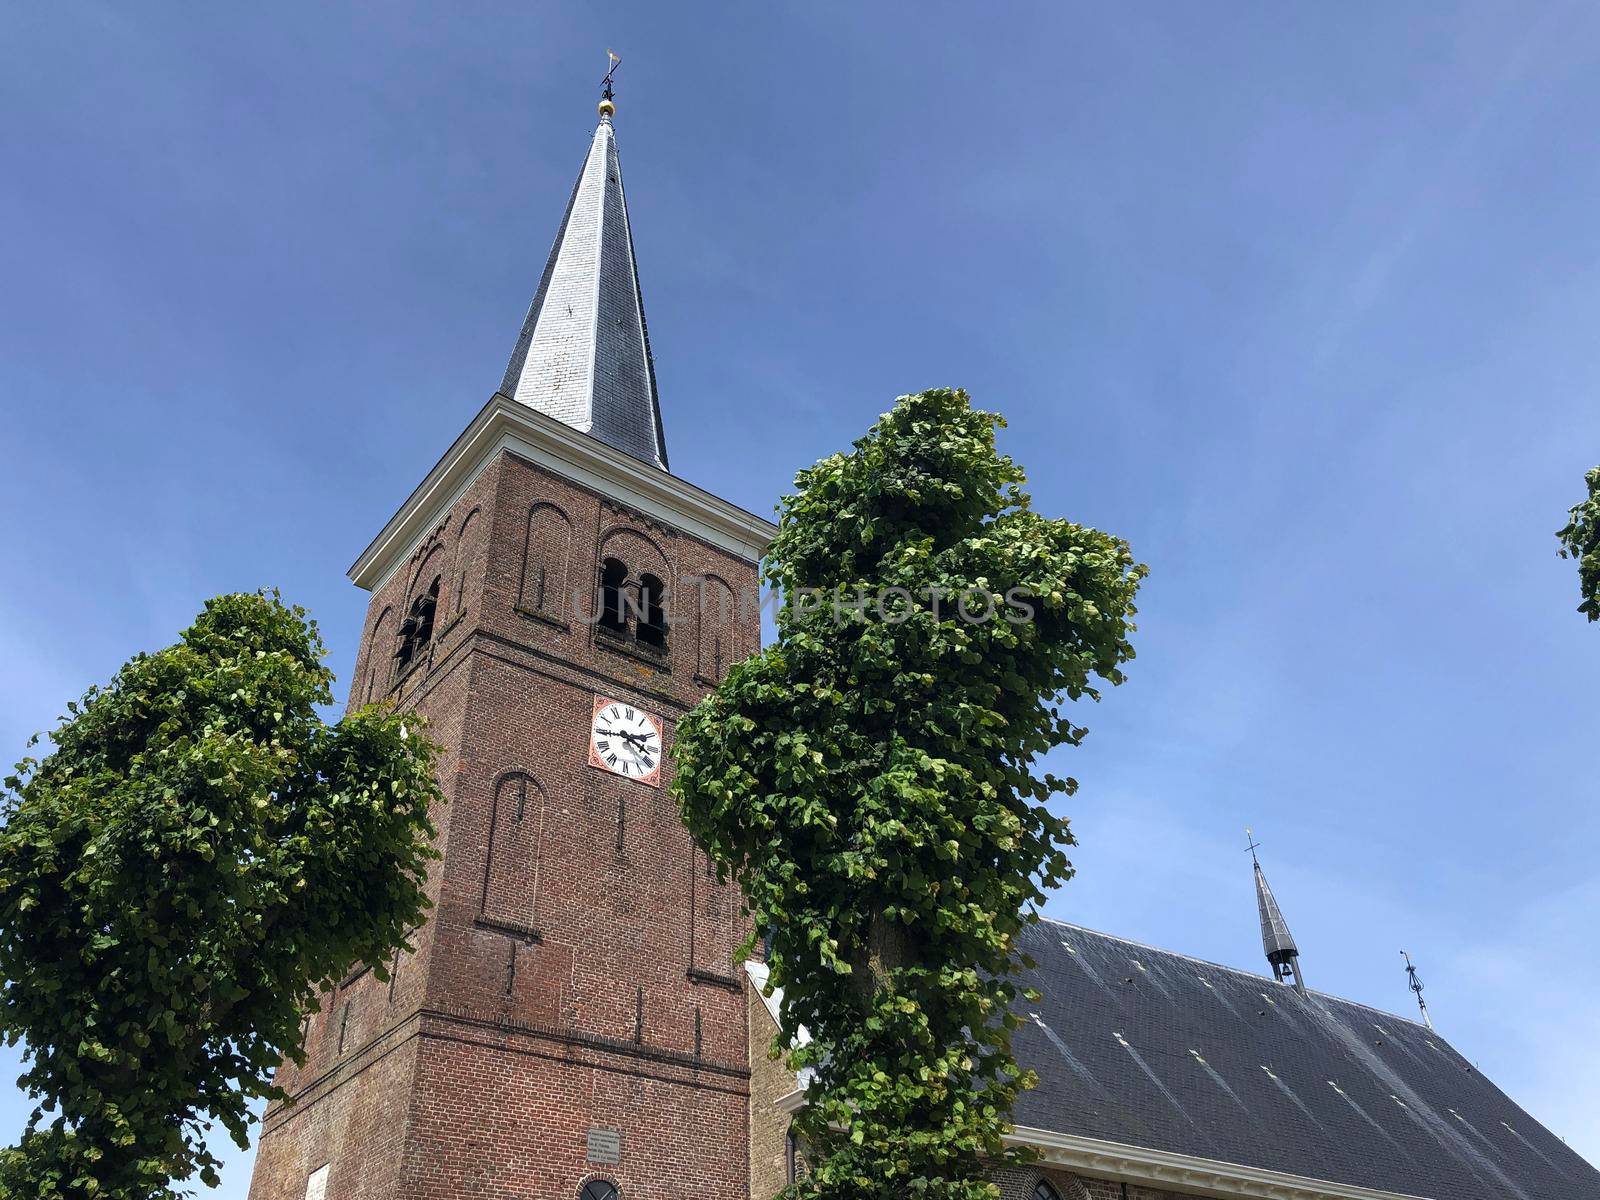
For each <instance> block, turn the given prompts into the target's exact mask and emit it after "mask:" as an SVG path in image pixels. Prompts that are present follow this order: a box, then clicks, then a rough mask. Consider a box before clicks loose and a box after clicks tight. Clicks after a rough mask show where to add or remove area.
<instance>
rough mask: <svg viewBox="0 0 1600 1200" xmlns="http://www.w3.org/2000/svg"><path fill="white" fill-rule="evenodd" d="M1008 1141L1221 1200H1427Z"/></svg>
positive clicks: (1114, 1176) (1023, 1139) (1043, 1137)
mask: <svg viewBox="0 0 1600 1200" xmlns="http://www.w3.org/2000/svg"><path fill="white" fill-rule="evenodd" d="M785 1099H787V1097H785ZM779 1103H780V1105H781V1104H782V1101H780V1102H779ZM1006 1141H1007V1142H1009V1143H1010V1144H1012V1145H1014V1146H1027V1147H1029V1148H1031V1149H1033V1150H1036V1151H1038V1152H1039V1158H1040V1161H1041V1162H1043V1163H1045V1164H1046V1165H1048V1166H1052V1167H1063V1168H1065V1169H1067V1170H1070V1171H1073V1172H1075V1173H1077V1174H1080V1175H1086V1176H1089V1177H1090V1178H1093V1179H1110V1180H1113V1181H1116V1182H1126V1183H1138V1184H1145V1185H1153V1186H1156V1187H1160V1188H1164V1189H1167V1190H1170V1191H1177V1192H1187V1193H1189V1194H1191V1195H1195V1196H1215V1197H1220V1198H1222V1200H1426V1198H1424V1197H1417V1196H1413V1195H1410V1194H1409V1193H1402V1192H1384V1191H1377V1190H1374V1189H1372V1188H1364V1187H1355V1186H1353V1185H1351V1184H1347V1183H1333V1182H1330V1181H1328V1180H1323V1179H1311V1178H1308V1177H1306V1176H1304V1175H1288V1174H1285V1173H1284V1172H1282V1171H1268V1170H1265V1169H1263V1168H1261V1167H1247V1166H1243V1165H1241V1164H1239V1163H1226V1162H1218V1161H1216V1160H1214V1159H1209V1158H1193V1157H1191V1156H1189V1155H1187V1154H1173V1153H1171V1152H1170V1151H1166V1150H1147V1149H1145V1148H1144V1147H1142V1146H1128V1145H1124V1144H1122V1143H1121V1142H1105V1141H1101V1140H1100V1139H1098V1138H1086V1137H1077V1136H1074V1135H1073V1134H1070V1133H1057V1132H1055V1131H1054V1130H1051V1129H1032V1128H1028V1127H1026V1126H1019V1127H1017V1128H1016V1129H1014V1130H1013V1131H1012V1132H1011V1133H1010V1134H1008V1135H1006Z"/></svg>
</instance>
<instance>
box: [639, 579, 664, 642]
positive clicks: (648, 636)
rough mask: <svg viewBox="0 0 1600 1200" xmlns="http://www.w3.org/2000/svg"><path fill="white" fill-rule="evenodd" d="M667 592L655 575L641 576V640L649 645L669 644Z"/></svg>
mask: <svg viewBox="0 0 1600 1200" xmlns="http://www.w3.org/2000/svg"><path fill="white" fill-rule="evenodd" d="M666 593H667V589H666V588H665V587H664V586H662V583H661V580H659V579H657V578H656V577H655V576H654V575H641V576H640V577H639V614H638V615H639V640H640V641H641V642H643V643H645V645H647V646H655V647H657V648H664V647H665V646H666V644H667V610H666Z"/></svg>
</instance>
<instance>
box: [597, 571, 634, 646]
mask: <svg viewBox="0 0 1600 1200" xmlns="http://www.w3.org/2000/svg"><path fill="white" fill-rule="evenodd" d="M627 579H628V568H627V565H626V564H625V563H623V562H621V561H619V560H618V559H615V558H608V559H606V560H605V562H603V563H601V564H600V626H601V628H603V629H609V630H611V631H612V632H613V633H624V632H626V631H627V628H628V610H627V607H626V605H625V604H624V603H623V596H624V594H625V593H624V591H623V587H624V584H625V583H626V582H627Z"/></svg>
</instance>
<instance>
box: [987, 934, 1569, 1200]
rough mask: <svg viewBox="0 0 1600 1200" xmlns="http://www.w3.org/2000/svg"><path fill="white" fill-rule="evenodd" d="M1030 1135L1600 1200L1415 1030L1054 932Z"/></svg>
mask: <svg viewBox="0 0 1600 1200" xmlns="http://www.w3.org/2000/svg"><path fill="white" fill-rule="evenodd" d="M1022 949H1023V950H1024V951H1025V952H1026V953H1028V954H1030V955H1032V957H1033V958H1034V959H1035V960H1036V961H1037V962H1038V964H1039V965H1038V968H1037V970H1036V971H1035V972H1032V973H1031V974H1032V979H1031V982H1032V984H1033V986H1035V987H1037V988H1038V989H1039V991H1040V992H1041V993H1042V999H1041V1001H1040V1002H1039V1003H1038V1004H1037V1005H1034V1004H1029V1003H1027V1002H1025V1001H1024V1002H1019V1010H1020V1012H1021V1014H1022V1015H1023V1016H1024V1018H1025V1024H1024V1026H1023V1028H1021V1029H1020V1030H1018V1031H1017V1033H1016V1035H1015V1042H1014V1047H1015V1050H1016V1053H1017V1057H1018V1058H1019V1059H1020V1060H1021V1061H1022V1062H1023V1063H1024V1064H1025V1065H1027V1066H1030V1067H1032V1068H1033V1069H1034V1070H1035V1071H1037V1072H1038V1074H1039V1077H1040V1083H1039V1086H1038V1087H1037V1088H1036V1089H1034V1090H1032V1091H1030V1092H1025V1093H1023V1096H1022V1098H1021V1099H1020V1101H1019V1102H1018V1105H1017V1108H1016V1111H1015V1114H1014V1117H1015V1121H1016V1123H1017V1125H1018V1126H1026V1127H1032V1128H1035V1129H1044V1130H1050V1131H1054V1132H1059V1133H1065V1134H1072V1135H1076V1136H1080V1137H1088V1138H1098V1139H1103V1140H1105V1141H1109V1142H1118V1143H1122V1144H1125V1145H1132V1146H1139V1147H1144V1148H1148V1149H1154V1150H1161V1151H1168V1152H1171V1153H1174V1154H1183V1155H1188V1156H1191V1157H1195V1158H1203V1159H1211V1160H1217V1161H1221V1162H1226V1163H1235V1164H1240V1165H1243V1166H1248V1167H1259V1168H1263V1169H1266V1170H1272V1171H1281V1172H1284V1173H1286V1174H1292V1175H1300V1176H1308V1177H1311V1178H1315V1179H1321V1180H1327V1181H1332V1182H1335V1183H1341V1184H1348V1185H1353V1186H1357V1187H1366V1188H1372V1189H1374V1190H1379V1191H1386V1192H1399V1193H1403V1194H1408V1195H1415V1196H1427V1197H1433V1198H1437V1200H1596V1198H1597V1197H1600V1172H1597V1171H1596V1170H1595V1169H1594V1168H1593V1167H1591V1166H1590V1165H1589V1164H1588V1163H1587V1162H1585V1161H1584V1160H1583V1159H1582V1158H1580V1157H1579V1156H1578V1155H1577V1154H1576V1153H1575V1152H1574V1151H1572V1150H1570V1149H1568V1148H1567V1146H1566V1145H1565V1144H1564V1143H1563V1142H1562V1141H1561V1140H1560V1139H1559V1138H1557V1137H1556V1136H1555V1135H1554V1134H1552V1133H1550V1132H1549V1131H1548V1130H1546V1129H1545V1128H1544V1127H1543V1126H1541V1125H1540V1124H1539V1123H1538V1122H1536V1121H1535V1120H1534V1119H1533V1118H1532V1117H1530V1116H1528V1114H1527V1113H1525V1112H1523V1111H1522V1109H1520V1108H1518V1107H1517V1106H1516V1105H1515V1104H1514V1103H1512V1101H1511V1100H1510V1099H1509V1098H1507V1096H1506V1095H1505V1094H1504V1093H1503V1092H1501V1091H1500V1089H1499V1088H1497V1087H1495V1086H1494V1084H1492V1083H1490V1082H1489V1080H1487V1079H1486V1078H1484V1077H1483V1075H1481V1074H1479V1072H1478V1071H1477V1070H1476V1069H1475V1068H1473V1066H1472V1064H1471V1063H1469V1062H1468V1061H1467V1060H1466V1059H1464V1058H1462V1057H1461V1055H1460V1054H1458V1053H1456V1051H1455V1050H1453V1049H1452V1048H1451V1047H1450V1045H1449V1043H1447V1042H1446V1041H1444V1039H1443V1038H1441V1037H1439V1036H1438V1035H1437V1034H1435V1033H1434V1032H1432V1031H1430V1030H1428V1029H1426V1028H1424V1027H1423V1026H1422V1025H1419V1024H1417V1023H1416V1022H1414V1021H1410V1020H1406V1019H1404V1018H1401V1017H1397V1016H1393V1015H1391V1014H1389V1013H1385V1012H1380V1011H1378V1010H1376V1009H1372V1008H1367V1007H1365V1006H1364V1005H1360V1004H1355V1003H1353V1002H1351V1001H1348V1000H1340V999H1338V998H1337V997H1334V996H1328V995H1324V994H1322V993H1320V992H1315V991H1309V992H1306V993H1304V994H1302V993H1301V992H1299V991H1297V990H1296V989H1294V988H1292V987H1286V986H1284V985H1282V984H1280V983H1278V982H1276V981H1275V980H1272V979H1267V978H1265V977H1263V976H1259V975H1253V974H1251V973H1249V972H1246V971H1240V970H1236V969H1234V968H1232V967H1223V966H1218V965H1216V964H1214V963H1207V962H1201V961H1200V960H1198V959H1193V958H1187V957H1185V956H1183V955H1180V954H1174V953H1172V952H1171V951H1167V950H1155V949H1152V948H1150V947H1148V946H1142V945H1139V944H1137V943H1135V942H1128V941H1124V940H1122V939H1121V938H1115V937H1111V936H1109V935H1107V934H1103V933H1095V932H1093V931H1091V930H1088V929H1082V928H1079V927H1078V926H1075V925H1065V924H1061V923H1059V922H1054V921H1041V922H1040V923H1039V924H1038V925H1036V926H1033V927H1032V928H1030V929H1029V930H1028V931H1027V932H1026V933H1025V935H1024V940H1023V946H1022Z"/></svg>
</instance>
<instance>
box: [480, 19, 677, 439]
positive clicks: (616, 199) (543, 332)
mask: <svg viewBox="0 0 1600 1200" xmlns="http://www.w3.org/2000/svg"><path fill="white" fill-rule="evenodd" d="M606 55H607V60H608V62H609V63H610V64H611V70H609V71H607V72H606V76H605V78H604V79H603V80H601V89H602V91H601V99H600V124H599V125H598V126H596V127H595V131H594V138H593V140H592V141H591V142H590V145H589V152H588V155H587V156H586V157H585V159H584V163H583V169H582V170H580V171H579V172H578V182H577V183H576V185H574V187H573V189H572V198H571V199H570V200H569V201H568V202H567V212H566V216H565V217H563V218H562V221H561V227H560V228H559V229H558V230H557V232H556V241H555V245H554V246H553V247H552V248H551V250H550V257H549V259H548V261H547V262H546V263H545V268H544V275H543V277H542V278H541V279H540V280H539V286H538V289H537V290H536V291H535V292H534V295H533V303H532V304H531V305H530V306H529V308H528V315H527V317H526V318H525V319H524V320H523V322H522V334H521V336H520V337H518V338H517V344H516V347H515V348H514V349H513V350H512V352H511V362H510V363H509V364H508V365H507V367H506V373H505V378H504V379H503V380H502V381H501V384H500V391H501V392H502V393H503V394H505V395H506V396H509V397H510V398H511V399H513V400H516V401H518V402H519V403H522V404H526V405H527V406H528V407H529V408H536V409H538V410H539V411H540V412H542V413H545V414H546V415H547V416H551V417H554V418H555V419H556V420H558V421H562V422H564V423H566V424H567V425H570V426H572V428H574V429H577V430H579V431H580V432H582V433H587V434H589V435H590V436H591V437H594V438H597V439H599V440H600V441H602V442H604V443H606V445H608V446H611V447H612V448H614V449H617V450H621V451H622V452H623V453H624V454H629V455H631V456H633V457H634V458H636V459H638V460H639V461H641V462H644V463H648V464H649V465H650V466H653V467H659V468H661V469H662V470H666V469H667V443H666V437H665V435H664V434H663V432H662V429H661V404H660V401H659V399H658V397H657V394H656V371H655V362H654V359H653V358H652V356H651V354H650V330H649V327H648V326H646V324H645V320H644V300H643V298H642V297H641V294H640V291H639V266H638V263H637V262H636V261H635V259H634V255H633V230H632V228H631V226H630V224H629V221H628V204H627V200H626V199H625V197H624V195H623V190H622V163H621V160H620V159H619V158H618V157H617V139H616V133H615V131H614V130H613V129H612V127H611V115H612V114H613V113H614V112H616V103H615V101H614V99H613V92H612V86H611V80H612V75H613V74H614V73H615V71H616V69H617V65H618V64H619V63H621V62H622V59H621V58H619V57H618V56H617V55H616V53H615V52H613V51H610V50H607V51H606Z"/></svg>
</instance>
